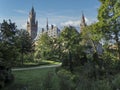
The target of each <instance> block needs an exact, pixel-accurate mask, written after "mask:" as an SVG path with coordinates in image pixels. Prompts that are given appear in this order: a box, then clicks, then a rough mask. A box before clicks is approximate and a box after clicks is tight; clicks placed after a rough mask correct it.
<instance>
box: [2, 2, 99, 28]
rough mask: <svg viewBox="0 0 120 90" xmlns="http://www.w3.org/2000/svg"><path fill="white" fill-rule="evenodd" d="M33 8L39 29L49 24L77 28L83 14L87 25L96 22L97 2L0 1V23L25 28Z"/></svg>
mask: <svg viewBox="0 0 120 90" xmlns="http://www.w3.org/2000/svg"><path fill="white" fill-rule="evenodd" d="M32 6H34V8H35V11H36V15H37V16H36V18H37V20H38V23H39V29H41V28H43V27H45V26H46V18H48V21H49V24H54V25H57V26H58V27H60V28H61V27H63V26H65V25H73V26H75V27H79V23H80V19H81V13H82V11H83V12H84V14H85V17H86V22H87V23H88V24H90V23H92V22H95V21H96V20H97V18H96V17H97V9H98V8H99V6H100V2H99V1H98V0H0V22H2V20H3V19H6V20H8V19H11V20H12V21H13V22H15V23H16V25H17V26H18V28H19V29H21V28H24V29H25V28H26V21H27V19H28V16H29V12H30V10H31V8H32Z"/></svg>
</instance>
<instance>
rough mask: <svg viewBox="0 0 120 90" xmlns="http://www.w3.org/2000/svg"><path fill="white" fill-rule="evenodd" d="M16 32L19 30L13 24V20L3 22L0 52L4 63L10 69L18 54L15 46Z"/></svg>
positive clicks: (0, 32)
mask: <svg viewBox="0 0 120 90" xmlns="http://www.w3.org/2000/svg"><path fill="white" fill-rule="evenodd" d="M16 32H17V29H16V25H15V23H12V22H11V20H9V22H7V21H5V20H4V21H3V23H2V24H1V30H0V35H1V36H0V45H1V47H0V52H1V54H2V55H1V58H2V62H4V63H5V64H6V66H10V67H11V66H12V64H13V62H14V61H15V59H16V57H17V54H18V53H17V50H16V46H15V38H16Z"/></svg>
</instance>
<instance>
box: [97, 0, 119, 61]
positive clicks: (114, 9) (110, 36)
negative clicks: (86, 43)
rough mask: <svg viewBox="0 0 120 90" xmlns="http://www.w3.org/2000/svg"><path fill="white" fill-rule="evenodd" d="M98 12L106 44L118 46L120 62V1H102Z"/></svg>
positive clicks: (116, 50)
mask: <svg viewBox="0 0 120 90" xmlns="http://www.w3.org/2000/svg"><path fill="white" fill-rule="evenodd" d="M100 2H101V6H100V8H99V11H98V20H99V25H100V26H101V31H102V34H103V36H104V42H105V43H106V44H107V45H108V47H107V49H110V47H109V46H110V45H112V46H116V49H115V52H116V53H117V55H116V57H118V58H119V60H120V2H119V0H100Z"/></svg>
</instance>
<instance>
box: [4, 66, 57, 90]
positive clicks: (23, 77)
mask: <svg viewBox="0 0 120 90" xmlns="http://www.w3.org/2000/svg"><path fill="white" fill-rule="evenodd" d="M13 74H14V76H15V81H14V83H13V84H11V85H9V86H8V87H7V88H4V89H3V90H51V89H43V88H45V87H44V86H45V85H43V83H46V82H47V83H48V82H50V83H48V84H51V86H52V87H53V88H52V90H58V87H59V85H58V80H59V79H58V77H57V75H56V74H55V68H46V69H35V70H27V71H14V72H13ZM49 74H50V76H49ZM47 77H48V78H47ZM50 78H51V79H50ZM47 79H48V80H47ZM50 80H51V81H50ZM25 88H27V89H25Z"/></svg>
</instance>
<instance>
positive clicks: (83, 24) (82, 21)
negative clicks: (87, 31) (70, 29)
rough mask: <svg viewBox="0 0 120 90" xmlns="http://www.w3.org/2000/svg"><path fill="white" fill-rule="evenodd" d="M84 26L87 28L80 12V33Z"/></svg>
mask: <svg viewBox="0 0 120 90" xmlns="http://www.w3.org/2000/svg"><path fill="white" fill-rule="evenodd" d="M86 26H87V24H86V22H85V16H84V14H83V12H82V18H81V23H80V32H82V31H83V28H84V27H86Z"/></svg>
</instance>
